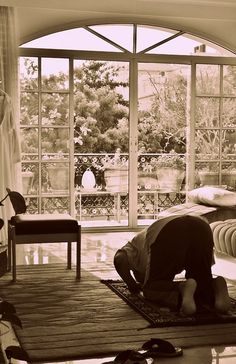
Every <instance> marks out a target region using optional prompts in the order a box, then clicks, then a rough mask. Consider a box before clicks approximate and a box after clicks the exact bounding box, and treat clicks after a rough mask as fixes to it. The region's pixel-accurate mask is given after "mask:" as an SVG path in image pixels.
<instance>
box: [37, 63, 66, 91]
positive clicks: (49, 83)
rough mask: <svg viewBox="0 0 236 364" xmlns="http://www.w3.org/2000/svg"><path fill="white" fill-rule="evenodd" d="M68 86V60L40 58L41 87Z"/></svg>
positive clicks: (62, 87)
mask: <svg viewBox="0 0 236 364" xmlns="http://www.w3.org/2000/svg"><path fill="white" fill-rule="evenodd" d="M68 87H69V60H68V59H64V58H42V88H43V89H45V90H66V89H68Z"/></svg>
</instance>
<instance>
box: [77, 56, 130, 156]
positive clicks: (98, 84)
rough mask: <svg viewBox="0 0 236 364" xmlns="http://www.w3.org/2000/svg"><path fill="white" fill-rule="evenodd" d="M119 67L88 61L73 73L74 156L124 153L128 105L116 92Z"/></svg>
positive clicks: (126, 140) (126, 147)
mask: <svg viewBox="0 0 236 364" xmlns="http://www.w3.org/2000/svg"><path fill="white" fill-rule="evenodd" d="M120 69H121V67H117V68H116V67H115V66H113V65H109V64H108V63H107V62H97V61H88V62H84V63H83V64H82V66H81V67H80V68H76V69H75V73H74V78H75V96H74V105H75V117H74V119H75V127H74V136H75V137H74V141H75V152H78V153H86V152H87V153H89V152H93V153H96V152H99V153H101V152H106V153H109V152H114V150H116V149H117V148H118V147H121V149H122V151H123V152H127V151H128V103H127V101H126V100H125V99H124V97H123V95H122V94H120V93H119V92H118V91H117V88H118V87H127V86H128V83H125V82H120V81H117V79H118V74H119V71H120Z"/></svg>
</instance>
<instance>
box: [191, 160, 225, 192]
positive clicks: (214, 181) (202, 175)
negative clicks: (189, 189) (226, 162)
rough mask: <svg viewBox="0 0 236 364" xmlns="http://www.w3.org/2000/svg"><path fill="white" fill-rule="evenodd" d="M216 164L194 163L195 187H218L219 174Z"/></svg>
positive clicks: (217, 164)
mask: <svg viewBox="0 0 236 364" xmlns="http://www.w3.org/2000/svg"><path fill="white" fill-rule="evenodd" d="M219 170H220V168H219V163H218V162H201V163H196V180H195V181H196V187H198V186H199V185H200V186H204V185H205V186H218V185H219V183H220V172H219Z"/></svg>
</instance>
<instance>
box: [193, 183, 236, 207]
mask: <svg viewBox="0 0 236 364" xmlns="http://www.w3.org/2000/svg"><path fill="white" fill-rule="evenodd" d="M188 200H189V201H191V202H194V203H199V204H204V205H210V206H236V193H235V192H232V191H228V190H225V189H224V188H219V187H211V186H204V187H199V188H195V189H194V190H192V191H190V192H189V193H188Z"/></svg>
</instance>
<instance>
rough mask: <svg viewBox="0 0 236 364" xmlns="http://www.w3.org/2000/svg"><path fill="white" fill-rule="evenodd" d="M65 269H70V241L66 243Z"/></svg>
mask: <svg viewBox="0 0 236 364" xmlns="http://www.w3.org/2000/svg"><path fill="white" fill-rule="evenodd" d="M67 269H71V241H68V243H67Z"/></svg>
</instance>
